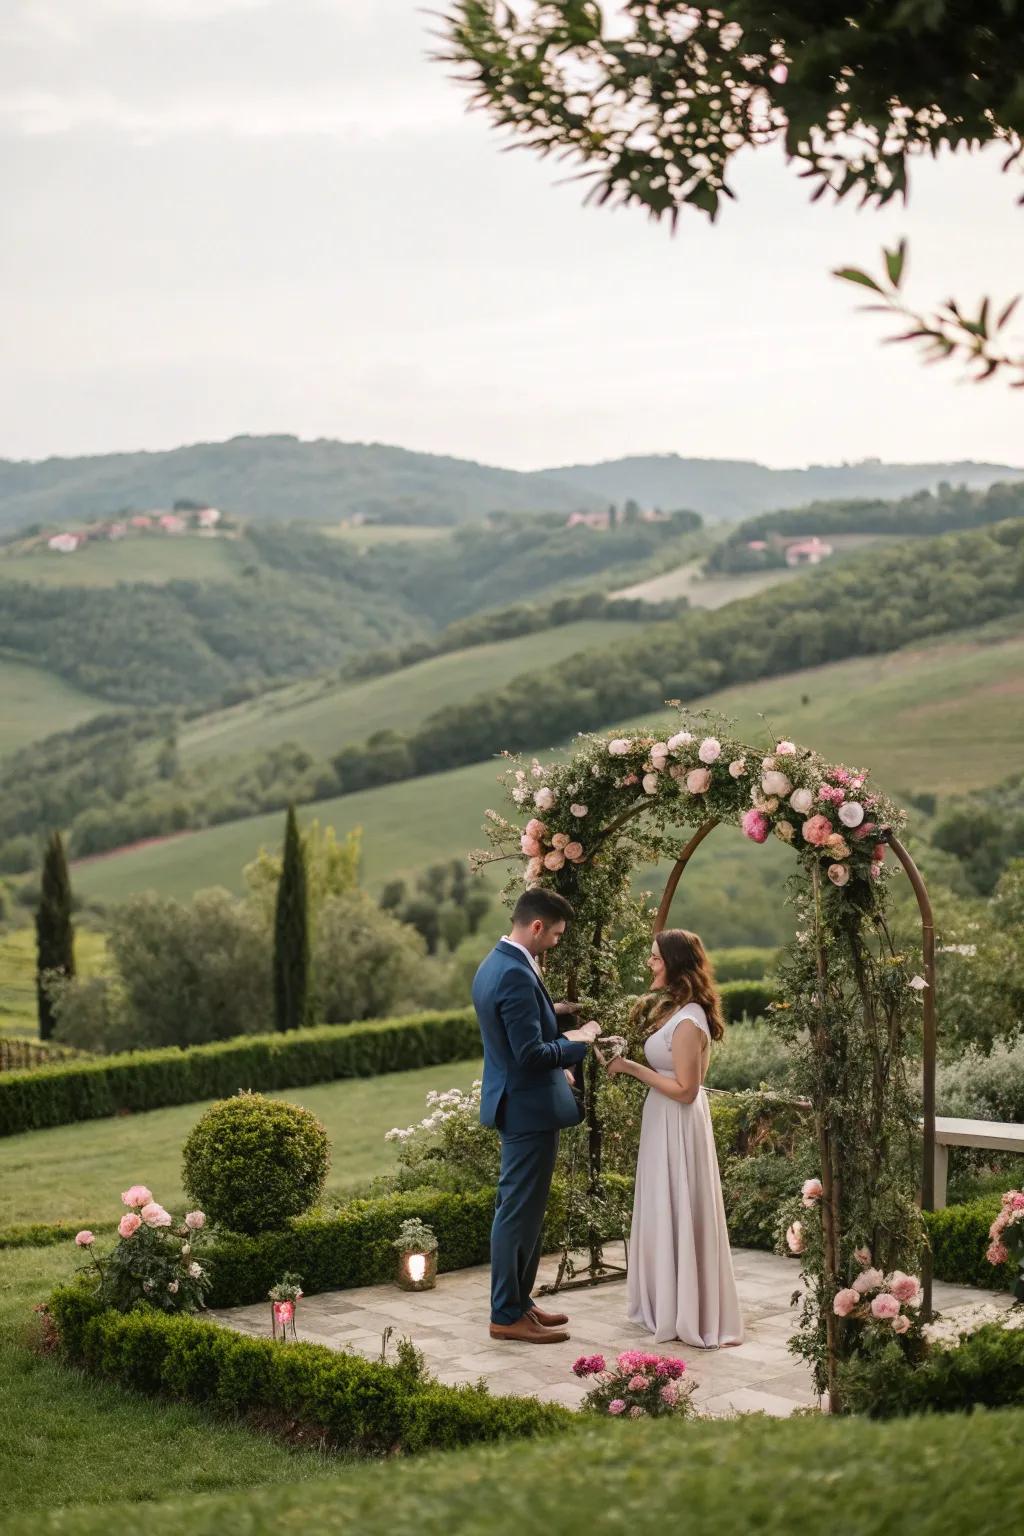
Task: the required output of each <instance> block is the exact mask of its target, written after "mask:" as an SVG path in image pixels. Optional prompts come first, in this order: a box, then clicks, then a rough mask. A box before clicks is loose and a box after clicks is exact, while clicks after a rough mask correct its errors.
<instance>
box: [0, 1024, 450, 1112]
mask: <svg viewBox="0 0 1024 1536" xmlns="http://www.w3.org/2000/svg"><path fill="white" fill-rule="evenodd" d="M479 1054H480V1030H479V1027H478V1025H477V1022H476V1017H475V1015H474V1014H473V1012H472V1010H471V1009H468V1008H465V1009H460V1010H458V1011H456V1012H448V1013H418V1014H412V1015H409V1016H408V1017H405V1018H398V1019H380V1020H372V1021H370V1022H367V1023H364V1024H321V1025H318V1026H316V1027H315V1028H313V1029H301V1030H291V1031H288V1032H287V1033H285V1034H273V1035H240V1036H238V1037H237V1038H235V1039H233V1040H220V1041H217V1042H216V1043H215V1044H213V1045H196V1046H191V1047H189V1048H188V1049H187V1050H180V1049H178V1048H177V1047H172V1048H170V1049H168V1050H159V1051H131V1052H127V1053H126V1054H124V1055H121V1056H104V1057H98V1058H96V1059H94V1060H91V1061H84V1062H75V1063H73V1064H72V1063H69V1064H67V1065H64V1066H55V1067H40V1068H38V1069H36V1070H35V1071H31V1072H5V1073H3V1074H2V1075H0V1136H13V1135H15V1134H16V1133H17V1132H18V1131H31V1130H39V1129H41V1128H43V1127H44V1126H52V1125H68V1124H70V1123H71V1122H72V1121H75V1120H98V1119H102V1118H103V1117H104V1116H105V1115H117V1114H124V1113H126V1112H134V1113H139V1112H141V1111H143V1110H147V1109H164V1108H165V1107H166V1106H167V1105H170V1104H191V1103H194V1102H195V1101H196V1100H199V1099H218V1098H227V1097H230V1095H231V1094H234V1093H237V1092H238V1091H239V1089H242V1088H255V1089H261V1090H263V1091H265V1092H268V1091H272V1090H274V1089H282V1088H302V1087H306V1086H307V1085H308V1084H310V1083H326V1082H331V1081H333V1080H334V1079H335V1078H344V1077H374V1076H376V1075H377V1074H378V1073H381V1072H408V1071H412V1070H414V1069H415V1068H417V1067H432V1066H436V1065H439V1064H440V1063H442V1062H446V1061H466V1060H469V1059H471V1058H472V1057H474V1056H479Z"/></svg>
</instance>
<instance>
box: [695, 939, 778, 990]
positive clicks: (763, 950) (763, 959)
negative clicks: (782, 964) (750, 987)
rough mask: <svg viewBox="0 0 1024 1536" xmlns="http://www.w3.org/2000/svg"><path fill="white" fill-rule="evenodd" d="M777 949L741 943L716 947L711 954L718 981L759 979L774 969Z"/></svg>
mask: <svg viewBox="0 0 1024 1536" xmlns="http://www.w3.org/2000/svg"><path fill="white" fill-rule="evenodd" d="M777 959H778V950H776V949H770V948H767V947H765V946H761V945H754V944H743V945H736V946H734V947H732V948H728V949H716V950H715V951H714V953H713V954H712V956H711V960H712V963H713V965H714V967H715V976H716V978H717V979H718V981H720V982H723V981H760V980H761V979H762V977H764V976H768V975H770V974H771V972H772V971H773V970H774V969H775V962H776V960H777Z"/></svg>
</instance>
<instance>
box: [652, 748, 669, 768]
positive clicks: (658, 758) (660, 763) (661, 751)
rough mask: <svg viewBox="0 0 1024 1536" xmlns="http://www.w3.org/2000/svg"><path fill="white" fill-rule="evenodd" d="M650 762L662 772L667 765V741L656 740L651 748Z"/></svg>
mask: <svg viewBox="0 0 1024 1536" xmlns="http://www.w3.org/2000/svg"><path fill="white" fill-rule="evenodd" d="M651 763H652V764H653V766H654V767H655V768H657V769H659V770H660V771H661V772H662V773H664V771H665V769H666V768H667V767H668V742H666V741H656V742H655V743H654V746H653V747H652V748H651Z"/></svg>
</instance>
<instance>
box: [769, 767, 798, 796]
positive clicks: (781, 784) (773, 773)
mask: <svg viewBox="0 0 1024 1536" xmlns="http://www.w3.org/2000/svg"><path fill="white" fill-rule="evenodd" d="M761 788H762V789H763V790H764V792H765V794H766V795H788V794H789V792H790V790H791V789H792V788H793V781H792V779H790V778H788V777H787V775H786V774H784V773H780V772H779V770H778V769H777V768H773V769H770V770H769V771H768V772H767V773H762V775H761Z"/></svg>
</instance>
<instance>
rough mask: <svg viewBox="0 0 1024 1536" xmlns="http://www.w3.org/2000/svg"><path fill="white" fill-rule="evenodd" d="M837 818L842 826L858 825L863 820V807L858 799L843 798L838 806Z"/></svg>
mask: <svg viewBox="0 0 1024 1536" xmlns="http://www.w3.org/2000/svg"><path fill="white" fill-rule="evenodd" d="M839 820H840V821H841V822H842V824H843V826H844V827H859V826H860V824H861V822H862V821H863V820H864V807H863V806H862V805H861V803H860V801H859V800H844V801H843V804H842V805H841V806H840V807H839Z"/></svg>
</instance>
